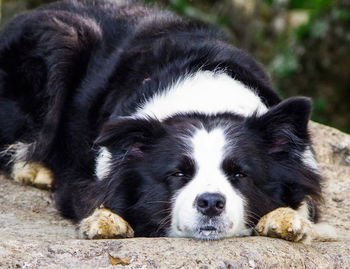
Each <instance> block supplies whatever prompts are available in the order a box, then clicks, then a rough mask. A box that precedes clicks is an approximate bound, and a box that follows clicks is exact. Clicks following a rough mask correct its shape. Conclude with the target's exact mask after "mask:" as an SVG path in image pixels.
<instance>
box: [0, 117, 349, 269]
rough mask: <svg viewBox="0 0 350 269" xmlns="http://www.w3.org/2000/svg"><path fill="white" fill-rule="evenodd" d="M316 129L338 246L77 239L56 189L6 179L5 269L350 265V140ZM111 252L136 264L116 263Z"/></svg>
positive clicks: (1, 229) (0, 183) (1, 238)
mask: <svg viewBox="0 0 350 269" xmlns="http://www.w3.org/2000/svg"><path fill="white" fill-rule="evenodd" d="M310 131H311V134H312V137H313V141H314V147H315V151H316V157H317V159H318V161H319V163H320V166H321V169H322V172H323V175H324V179H325V180H324V198H325V204H324V206H323V207H322V212H323V215H322V216H323V217H322V220H323V221H325V222H327V223H329V224H331V225H333V226H334V227H336V229H337V232H338V235H339V239H338V240H337V241H335V242H314V243H312V244H311V245H302V244H298V243H290V242H287V241H284V240H279V239H274V238H267V237H256V236H252V237H246V238H231V239H226V240H221V241H198V240H195V239H182V238H134V239H123V240H96V241H90V240H77V239H75V238H76V230H75V227H74V225H73V224H72V223H70V222H69V221H68V220H65V219H62V218H61V217H60V216H59V215H58V213H57V211H56V210H55V209H54V207H53V204H52V201H51V199H50V193H49V192H47V191H44V190H39V189H36V188H33V187H29V186H22V185H19V184H17V183H15V182H13V181H12V180H10V179H8V178H5V177H4V176H2V177H0V203H1V207H0V268H16V267H18V268H203V269H204V268H220V269H224V268H225V269H226V268H299V267H300V268H349V267H350V164H349V162H348V161H347V160H348V159H349V158H350V157H349V156H350V155H349V154H350V136H349V135H346V134H343V133H341V132H339V131H337V130H335V129H332V128H329V127H326V126H323V125H320V124H316V123H310ZM109 255H111V256H112V257H114V258H115V259H116V260H119V258H120V259H121V260H124V261H128V262H130V264H129V265H128V264H127V263H125V265H112V263H111V260H110V258H109V257H110V256H109ZM129 259H130V260H129Z"/></svg>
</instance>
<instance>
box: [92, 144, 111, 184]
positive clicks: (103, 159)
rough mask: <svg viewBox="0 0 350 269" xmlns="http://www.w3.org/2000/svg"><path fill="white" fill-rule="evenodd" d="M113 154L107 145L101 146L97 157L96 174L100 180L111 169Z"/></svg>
mask: <svg viewBox="0 0 350 269" xmlns="http://www.w3.org/2000/svg"><path fill="white" fill-rule="evenodd" d="M111 158H112V154H111V153H110V152H109V151H108V149H107V148H106V147H101V148H100V151H99V154H98V156H97V158H96V167H95V175H96V176H97V178H98V179H99V180H103V179H104V178H105V177H106V176H107V175H108V173H109V172H110V170H111Z"/></svg>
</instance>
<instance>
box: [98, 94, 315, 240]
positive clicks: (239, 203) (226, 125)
mask: <svg viewBox="0 0 350 269" xmlns="http://www.w3.org/2000/svg"><path fill="white" fill-rule="evenodd" d="M310 110H311V104H310V101H309V100H308V99H305V98H293V99H289V100H286V101H284V102H282V103H280V104H279V105H277V106H275V107H273V108H271V109H270V110H269V111H268V112H266V113H265V114H263V115H260V116H258V115H252V116H250V117H247V118H245V117H241V116H237V115H233V114H229V113H228V114H218V115H210V116H208V115H202V114H196V113H191V114H179V115H174V116H172V117H170V118H168V119H165V120H164V121H162V122H160V121H158V120H156V119H120V120H117V121H111V122H110V123H108V124H107V125H105V127H104V129H103V130H102V133H101V136H100V137H99V138H98V140H97V144H99V145H101V146H103V147H104V150H103V154H104V155H103V156H104V157H103V158H102V157H101V156H100V157H101V158H100V162H104V166H105V167H104V169H105V170H103V172H102V173H101V171H100V172H99V171H97V174H99V177H100V180H101V182H102V184H104V185H105V186H106V193H107V194H106V198H105V205H106V206H108V207H109V208H111V209H112V210H114V211H115V212H116V213H118V214H121V215H122V216H123V217H124V218H126V220H127V221H128V222H129V223H130V224H131V225H132V226H133V228H134V230H135V232H136V235H170V236H177V237H195V238H200V239H220V238H224V237H231V236H243V235H248V234H249V233H250V231H251V228H252V227H253V226H254V225H255V224H256V223H257V221H258V220H259V218H260V217H261V216H263V215H265V214H266V213H268V212H269V211H271V210H273V209H275V208H277V207H280V206H291V207H292V208H296V207H298V206H299V205H300V203H301V202H302V200H303V199H304V198H305V196H307V195H309V196H314V197H315V198H317V196H318V195H319V193H320V189H319V188H320V185H319V184H320V183H319V176H318V172H317V165H316V162H315V160H314V159H313V155H312V153H311V151H310V146H309V136H308V132H307V122H308V119H309V114H310ZM105 156H107V157H108V158H107V161H108V162H106V160H105V159H104V158H105ZM107 164H108V165H107ZM99 166H100V167H102V166H103V165H101V163H100V164H98V165H97V167H99ZM106 166H107V168H106Z"/></svg>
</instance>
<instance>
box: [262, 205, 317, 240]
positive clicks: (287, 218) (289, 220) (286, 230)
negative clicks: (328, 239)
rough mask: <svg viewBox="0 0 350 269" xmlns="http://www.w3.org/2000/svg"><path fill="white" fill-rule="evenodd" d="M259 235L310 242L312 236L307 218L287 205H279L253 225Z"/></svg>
mask: <svg viewBox="0 0 350 269" xmlns="http://www.w3.org/2000/svg"><path fill="white" fill-rule="evenodd" d="M255 230H256V231H257V232H258V234H259V235H263V236H269V237H277V238H282V239H285V240H288V241H293V242H303V243H310V242H311V240H312V239H313V237H314V232H313V227H312V224H311V222H310V221H309V220H307V219H305V218H303V217H302V216H300V215H299V214H298V212H297V211H295V210H293V209H291V208H289V207H281V208H278V209H276V210H274V211H271V212H270V213H268V214H266V215H265V216H263V217H262V218H261V219H260V221H259V222H258V224H257V225H256V227H255Z"/></svg>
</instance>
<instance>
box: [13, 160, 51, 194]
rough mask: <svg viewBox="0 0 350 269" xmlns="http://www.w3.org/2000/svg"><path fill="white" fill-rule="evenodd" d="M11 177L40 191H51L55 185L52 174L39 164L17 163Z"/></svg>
mask: <svg viewBox="0 0 350 269" xmlns="http://www.w3.org/2000/svg"><path fill="white" fill-rule="evenodd" d="M11 176H12V178H13V179H14V180H15V181H17V182H20V183H22V184H27V185H32V186H35V187H37V188H40V189H51V187H52V184H53V174H52V172H51V171H50V170H49V169H47V168H46V167H44V166H42V165H40V164H38V163H27V162H16V163H15V164H14V165H13V167H12V173H11Z"/></svg>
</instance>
